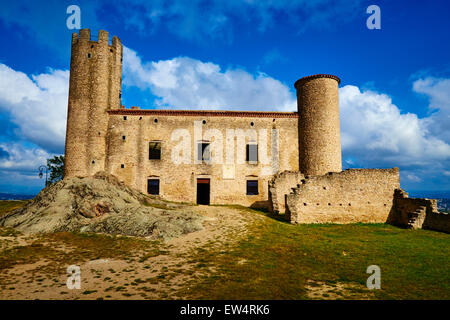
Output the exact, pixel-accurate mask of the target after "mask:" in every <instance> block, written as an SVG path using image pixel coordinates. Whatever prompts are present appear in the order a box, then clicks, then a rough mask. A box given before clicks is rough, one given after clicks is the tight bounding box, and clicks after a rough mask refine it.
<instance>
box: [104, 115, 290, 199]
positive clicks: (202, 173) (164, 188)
mask: <svg viewBox="0 0 450 320" xmlns="http://www.w3.org/2000/svg"><path fill="white" fill-rule="evenodd" d="M109 113H110V117H109V118H110V119H109V129H108V157H107V164H108V165H107V171H108V172H109V173H111V174H114V175H115V176H117V177H118V178H119V179H121V180H123V181H124V182H125V183H127V184H128V185H130V186H132V187H135V188H136V189H138V190H140V191H142V192H147V180H148V179H149V178H152V179H159V180H160V196H161V197H162V198H163V199H167V200H171V201H179V202H188V203H195V202H196V197H197V194H196V192H197V179H199V178H208V179H210V188H211V190H210V201H211V204H241V205H245V206H253V207H266V208H267V207H268V205H269V203H268V198H269V196H268V182H269V180H270V179H271V178H272V176H273V174H275V173H277V172H278V171H280V170H297V171H298V144H297V141H298V136H297V134H298V131H297V126H296V124H297V115H296V114H295V113H274V114H273V115H271V114H264V113H249V114H248V115H247V114H244V115H242V114H241V115H240V116H234V115H233V114H231V115H230V113H229V112H203V111H190V112H185V113H183V111H181V112H178V113H177V112H175V111H174V112H171V111H169V112H165V111H164V110H160V111H158V110H129V109H122V110H112V111H110V112H109ZM185 114H187V115H185ZM222 114H224V115H222ZM124 117H126V120H124ZM155 120H157V122H156V121H155ZM194 121H197V123H199V124H200V127H201V131H202V135H201V136H196V134H195V132H194ZM203 121H206V123H205V124H203V123H202V122H203ZM252 124H253V126H252ZM210 129H211V130H213V131H208V130H210ZM239 129H241V130H243V131H245V130H255V132H256V133H257V136H256V141H257V143H258V162H257V163H248V162H246V161H245V155H246V150H245V148H246V147H245V145H246V144H247V143H248V142H250V140H251V139H250V138H249V137H246V138H245V143H244V144H243V145H239V147H238V141H237V138H235V137H233V139H231V140H230V141H228V140H227V130H239ZM180 130H181V131H180ZM260 130H263V131H264V132H266V134H267V139H266V140H265V141H266V143H265V146H264V145H263V144H262V143H261V140H260V139H261V135H260ZM183 131H184V132H187V133H188V134H189V136H190V139H189V140H186V141H184V140H183V139H181V137H180V136H176V132H178V133H180V132H183ZM275 132H277V134H276V137H275ZM211 133H219V134H221V135H222V138H223V140H222V141H223V144H222V148H221V149H222V150H223V154H222V155H223V163H222V164H215V163H212V164H205V163H201V164H196V163H194V157H195V156H196V153H197V152H196V148H197V147H196V144H197V143H198V142H199V141H204V142H207V141H208V142H211V143H212V144H211V153H212V156H215V155H216V147H215V145H213V143H214V141H216V137H215V136H213V135H211ZM174 134H175V136H173V135H174ZM124 136H125V139H123V137H124ZM174 137H175V139H173V138H174ZM150 141H161V143H162V152H161V160H150V159H149V142H150ZM227 143H233V144H234V148H233V152H234V156H233V160H232V161H231V163H234V165H233V164H228V162H227V159H226V148H227V147H226V144H227ZM181 145H183V146H186V147H187V149H188V150H189V152H190V155H189V160H190V161H189V162H190V163H180V164H175V163H174V162H173V160H172V152H175V151H174V150H177V148H180V146H181ZM275 146H277V147H276V148H275V149H273V147H275ZM272 150H278V152H277V153H278V155H277V156H276V157H277V158H278V160H277V161H276V162H277V163H278V164H276V163H274V162H273V158H272ZM263 154H266V155H267V158H268V160H269V161H268V162H267V161H265V160H264V157H263ZM217 155H219V154H217ZM238 156H239V157H242V159H244V163H241V164H239V163H236V162H237V157H238ZM122 165H123V166H124V167H123V168H122ZM247 180H258V191H259V194H258V195H247V194H246V181H247Z"/></svg>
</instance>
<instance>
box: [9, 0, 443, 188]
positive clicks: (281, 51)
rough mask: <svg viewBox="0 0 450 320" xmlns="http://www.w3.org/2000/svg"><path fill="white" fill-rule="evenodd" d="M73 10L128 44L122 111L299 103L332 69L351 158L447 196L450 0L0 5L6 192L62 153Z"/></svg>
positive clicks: (85, 23) (34, 182)
mask: <svg viewBox="0 0 450 320" xmlns="http://www.w3.org/2000/svg"><path fill="white" fill-rule="evenodd" d="M71 4H76V5H78V6H79V7H80V9H81V27H82V28H90V29H91V33H92V34H94V35H96V33H97V31H98V30H99V29H104V30H107V31H109V32H110V35H111V36H112V35H117V36H118V37H119V38H120V39H121V40H122V43H123V44H124V46H125V47H126V49H125V56H124V81H123V94H122V97H123V100H122V103H123V104H125V105H126V106H127V107H129V106H131V105H139V106H141V107H146V108H168V107H172V108H193V109H242V110H244V109H248V110H281V111H287V110H295V91H294V87H293V83H294V82H295V81H296V80H297V79H298V78H300V77H303V76H306V75H310V74H316V73H331V74H335V75H338V76H339V77H340V78H341V80H342V82H341V86H340V88H341V89H340V98H341V101H340V102H341V130H342V147H343V163H344V166H345V167H346V168H348V167H366V168H371V167H380V168H386V167H393V166H399V167H400V169H401V184H402V186H403V187H404V188H406V189H407V190H431V191H439V190H441V191H450V128H449V127H450V126H449V123H450V59H449V58H450V55H449V52H450V33H449V32H448V31H449V30H450V19H449V18H450V2H448V1H427V2H424V1H354V0H352V1H350V0H349V1H336V0H320V1H306V0H299V1H295V0H290V1H281V0H280V1H250V0H247V1H236V0H226V1H197V0H192V1H164V0H158V1H144V0H132V1H95V2H94V1H92V2H87V1H78V2H72V1H17V2H13V1H8V2H6V1H2V3H1V10H0V40H1V43H2V46H1V49H0V192H10V193H36V192H38V191H39V190H40V188H41V187H42V186H43V181H42V180H39V178H38V177H37V169H36V168H37V167H38V166H39V165H40V164H43V163H45V159H46V157H50V156H51V155H53V154H59V153H62V152H63V151H64V132H65V116H66V109H67V89H68V82H67V81H68V76H69V73H68V70H69V63H70V39H71V33H72V32H73V31H76V30H69V29H68V28H67V26H66V19H67V18H68V16H69V15H68V14H67V13H66V9H67V7H68V6H69V5H71ZM372 4H375V5H378V6H379V7H380V9H381V29H380V30H369V29H368V28H367V27H366V20H367V18H368V17H369V16H370V15H369V14H367V13H366V9H367V7H368V6H369V5H372Z"/></svg>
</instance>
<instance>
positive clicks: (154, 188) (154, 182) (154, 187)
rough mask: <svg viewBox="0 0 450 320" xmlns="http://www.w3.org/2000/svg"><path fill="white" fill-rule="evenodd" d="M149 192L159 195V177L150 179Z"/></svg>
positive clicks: (148, 182) (148, 183)
mask: <svg viewBox="0 0 450 320" xmlns="http://www.w3.org/2000/svg"><path fill="white" fill-rule="evenodd" d="M147 192H148V193H149V194H153V195H159V179H148V181H147Z"/></svg>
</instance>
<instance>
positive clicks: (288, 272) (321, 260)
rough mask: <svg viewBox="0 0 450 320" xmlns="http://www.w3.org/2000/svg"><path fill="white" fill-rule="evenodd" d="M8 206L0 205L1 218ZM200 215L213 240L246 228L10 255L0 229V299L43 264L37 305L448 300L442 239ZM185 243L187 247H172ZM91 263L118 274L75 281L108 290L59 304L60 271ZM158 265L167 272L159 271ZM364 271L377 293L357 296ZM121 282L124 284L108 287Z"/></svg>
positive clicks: (54, 237)
mask: <svg viewBox="0 0 450 320" xmlns="http://www.w3.org/2000/svg"><path fill="white" fill-rule="evenodd" d="M17 205H18V203H17V202H15V203H11V202H9V201H4V202H0V214H1V212H6V211H8V210H11V209H12V208H13V207H15V206H17ZM202 210H205V212H209V211H213V210H214V212H220V213H222V216H219V218H217V221H219V220H220V221H222V220H223V223H224V224H223V225H217V226H216V227H217V228H216V229H217V230H219V231H220V230H222V229H224V230H225V227H224V226H226V225H227V224H228V223H229V222H230V221H231V220H230V221H227V220H226V219H227V217H230V218H229V219H233V221H234V220H236V217H241V218H242V219H246V221H247V224H246V226H245V229H246V230H247V231H246V232H245V233H243V232H235V233H233V232H231V233H230V232H228V231H227V232H225V231H223V234H220V235H214V237H213V238H212V239H214V240H211V239H210V240H208V241H204V242H201V243H200V242H199V243H200V244H196V243H197V240H194V241H192V239H188V238H186V239H185V240H182V242H177V243H176V244H173V243H169V244H168V243H165V242H158V241H148V240H145V239H141V238H128V237H112V236H106V235H97V234H90V235H89V234H77V233H55V234H48V235H42V236H36V238H34V239H32V240H27V241H29V242H28V243H27V244H23V243H21V244H19V243H17V245H14V246H11V245H6V242H7V241H11V237H21V236H20V235H17V234H15V233H11V232H6V231H5V230H3V231H2V233H0V234H3V235H5V236H7V237H0V248H1V251H0V273H2V274H4V277H1V278H0V288H1V289H2V290H7V289H8V292H9V294H10V295H9V296H7V297H6V298H8V299H10V298H14V297H19V296H21V295H20V294H21V291H20V290H22V291H23V290H25V289H23V288H25V284H21V283H20V281H22V280H17V279H13V278H11V272H12V273H13V274H15V272H16V271H15V270H16V269H17V268H18V267H20V266H26V265H27V266H28V265H30V264H33V263H34V264H36V263H39V261H46V262H47V263H48V264H47V266H46V267H45V268H44V267H42V268H41V269H39V268H37V269H36V270H35V271H33V278H31V277H30V278H29V279H28V280H27V281H29V283H31V284H33V285H35V286H36V287H37V288H40V290H36V292H38V293H39V292H42V294H44V293H48V296H44V298H45V297H49V298H52V299H54V298H57V299H74V298H76V299H93V298H96V299H108V298H111V299H117V298H122V299H123V298H132V299H154V298H159V299H180V298H181V299H450V269H449V267H448V266H449V263H450V256H449V252H450V236H449V235H448V234H444V233H439V232H434V231H427V230H405V229H399V228H396V227H393V226H390V225H385V224H350V225H333V224H327V225H324V224H322V225H291V224H288V223H286V222H283V221H281V220H277V219H275V218H273V217H270V216H269V215H268V214H266V213H264V212H260V211H255V210H251V209H247V208H243V207H237V206H235V207H230V206H220V207H215V206H211V207H204V208H202ZM211 223H212V222H211ZM214 223H216V222H214ZM217 223H219V222H217ZM207 228H208V227H207ZM207 228H206V229H207ZM217 230H216V231H217ZM200 234H201V233H200ZM227 239H231V240H236V241H225V240H227ZM20 241H23V240H22V239H21V240H20ZM30 241H31V242H30ZM189 241H191V243H193V244H194V245H192V246H188V247H186V248H184V247H182V246H181V244H182V243H188V242H189ZM61 245H65V246H66V247H70V248H72V249H73V251H72V253H71V254H70V255H69V254H68V253H67V249H64V250H61V251H57V250H56V249H57V247H58V246H61ZM94 259H113V261H116V262H115V263H116V264H117V263H118V262H117V261H121V263H123V265H122V267H121V271H119V272H118V267H116V266H114V270H112V269H113V267H112V266H105V268H104V269H102V270H100V269H95V268H94V267H91V270H90V271H89V268H84V269H83V270H88V271H84V272H85V273H83V274H86V272H87V273H90V274H91V276H92V278H98V281H103V282H106V283H108V286H107V288H105V289H104V290H103V289H101V287H100V286H99V285H95V286H94V285H90V284H88V285H86V286H85V287H84V288H83V290H81V291H80V292H79V293H73V292H71V293H70V294H72V296H70V295H68V291H67V289H66V288H64V286H65V283H64V279H65V277H67V276H66V275H65V271H64V268H65V266H66V265H68V264H70V263H80V262H81V261H84V262H86V263H89V261H91V260H94ZM77 261H78V262H77ZM95 261H97V260H95ZM161 261H167V263H166V264H164V265H163V266H159V264H160V263H161ZM84 262H83V263H84ZM91 262H92V261H91ZM370 265H377V266H379V267H380V269H381V289H380V290H368V289H367V287H366V280H367V278H368V277H369V274H367V273H366V269H367V267H368V266H370ZM50 266H51V268H53V269H51V268H50ZM58 266H59V267H58ZM14 268H16V269H14ZM108 268H109V269H111V270H112V271H111V270H109V269H108ZM20 270H22V269H20ZM113 271H114V272H113ZM52 272H53V273H52ZM39 274H41V276H39ZM129 275H132V276H130V277H129ZM125 276H126V279H125V278H124V280H123V282H120V281H119V280H116V278H117V277H125ZM20 278H23V277H20ZM44 278H48V279H47V280H48V283H46V282H45V281H47V280H45V281H44V280H43V279H44ZM55 279H56V280H55ZM23 281H25V280H23ZM92 281H93V280H92ZM53 282H55V283H56V284H55V286H56V287H55V286H53ZM44 283H46V284H44ZM58 283H59V284H58ZM31 284H27V286H29V285H31ZM10 288H13V289H10ZM27 288H29V287H27ZM2 290H0V291H2ZM27 290H30V289H27ZM4 292H6V291H4ZM15 292H16V293H15ZM38 293H37V294H38ZM54 293H55V294H56V295H55V294H54ZM60 293H61V294H60ZM113 293H116V294H120V295H119V296H118V295H114V294H113ZM15 294H17V295H15ZM59 294H60V295H59ZM33 297H34V296H33ZM39 297H40V296H39Z"/></svg>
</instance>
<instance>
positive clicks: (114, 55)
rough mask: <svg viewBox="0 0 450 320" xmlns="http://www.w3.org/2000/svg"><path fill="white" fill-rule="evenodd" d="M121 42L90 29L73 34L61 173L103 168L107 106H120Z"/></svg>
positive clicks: (68, 174)
mask: <svg viewBox="0 0 450 320" xmlns="http://www.w3.org/2000/svg"><path fill="white" fill-rule="evenodd" d="M121 81H122V44H121V43H120V40H119V38H117V37H113V39H112V44H111V45H110V44H109V34H108V32H106V31H102V30H100V31H99V34H98V41H93V40H91V34H90V31H89V29H82V30H80V34H79V37H78V34H76V33H74V34H73V35H72V55H71V62H70V84H69V101H68V115H67V130H66V150H65V167H64V170H65V172H64V176H65V177H73V176H82V177H85V176H90V175H93V174H95V173H96V172H98V171H102V170H104V169H105V159H106V136H107V128H108V119H109V117H108V114H107V110H108V109H109V108H118V107H119V106H120V100H121V99H120V95H121Z"/></svg>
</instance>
